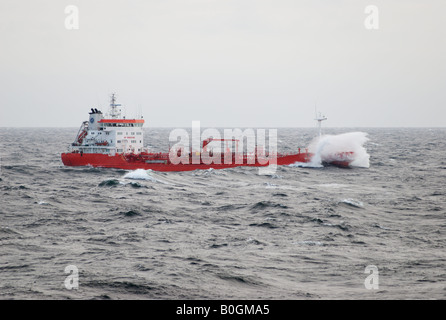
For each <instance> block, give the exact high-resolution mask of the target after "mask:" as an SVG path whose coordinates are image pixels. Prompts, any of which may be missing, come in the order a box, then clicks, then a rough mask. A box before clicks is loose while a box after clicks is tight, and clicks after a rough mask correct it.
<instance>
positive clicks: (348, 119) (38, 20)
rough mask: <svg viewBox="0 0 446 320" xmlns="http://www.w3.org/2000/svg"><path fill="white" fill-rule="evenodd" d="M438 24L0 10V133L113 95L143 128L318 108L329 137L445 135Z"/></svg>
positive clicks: (295, 8)
mask: <svg viewBox="0 0 446 320" xmlns="http://www.w3.org/2000/svg"><path fill="white" fill-rule="evenodd" d="M68 5H75V6H77V8H78V9H79V29H78V30H67V29H66V27H65V19H66V17H67V14H66V13H65V8H66V6H68ZM368 5H375V6H377V8H378V9H379V29H378V30H368V29H366V28H365V26H364V20H365V19H366V17H367V16H368V14H366V13H364V9H365V7H366V6H368ZM445 14H446V1H444V0H426V1H421V0H417V1H415V0H404V1H403V0H386V1H384V0H379V1H378V0H374V1H371V0H370V1H361V0H351V1H346V0H345V1H342V0H330V1H329V0H308V1H299V0H268V1H267V0H132V1H124V0H94V1H91V0H89V1H83V0H82V1H81V0H68V1H64V0H39V1H31V0H29V1H25V0H21V1H17V0H1V1H0V46H1V47H0V99H1V101H0V103H1V106H0V126H2V127H14V126H40V127H43V126H48V127H53V126H55V127H56V126H59V127H78V126H79V125H80V123H81V122H82V121H84V120H86V119H87V113H88V111H89V109H90V108H91V107H96V108H101V109H102V110H105V111H106V110H107V109H108V99H109V94H110V93H111V92H116V93H117V95H118V102H121V103H122V104H124V105H125V106H126V114H127V117H131V116H133V115H135V114H136V113H137V112H138V111H140V110H141V111H142V113H143V115H144V118H145V119H146V121H147V124H146V127H147V126H150V127H158V126H168V127H189V126H190V125H191V122H192V121H193V120H200V121H201V126H202V127H309V126H314V120H313V118H314V105H315V103H316V104H317V106H318V109H319V110H320V111H322V112H323V113H324V114H325V115H326V116H327V117H328V121H327V122H325V123H324V126H327V127H380V126H395V127H399V126H441V127H445V126H446V120H445V119H446V88H445V84H446V24H445V21H446V18H445Z"/></svg>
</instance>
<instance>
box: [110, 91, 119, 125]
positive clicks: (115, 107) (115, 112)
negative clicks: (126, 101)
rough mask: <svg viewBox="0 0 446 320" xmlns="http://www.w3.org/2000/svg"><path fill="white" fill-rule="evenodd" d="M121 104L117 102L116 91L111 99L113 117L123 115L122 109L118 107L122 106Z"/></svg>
mask: <svg viewBox="0 0 446 320" xmlns="http://www.w3.org/2000/svg"><path fill="white" fill-rule="evenodd" d="M120 106H121V104H119V103H116V96H115V94H114V93H112V95H111V99H110V117H111V118H112V119H117V118H120V117H121V110H119V109H118V107H120Z"/></svg>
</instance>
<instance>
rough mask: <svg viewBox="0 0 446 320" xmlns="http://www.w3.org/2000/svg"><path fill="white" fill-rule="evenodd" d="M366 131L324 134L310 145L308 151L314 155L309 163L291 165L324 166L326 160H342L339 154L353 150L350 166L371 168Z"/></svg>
mask: <svg viewBox="0 0 446 320" xmlns="http://www.w3.org/2000/svg"><path fill="white" fill-rule="evenodd" d="M368 140H369V139H368V138H367V133H365V132H348V133H343V134H338V135H323V136H321V137H317V138H315V139H313V141H312V142H311V143H310V145H309V146H308V151H309V152H310V153H313V154H314V156H313V158H312V159H311V161H310V162H308V163H302V162H296V163H295V164H292V165H290V166H294V167H311V168H320V167H323V163H324V162H331V161H334V160H342V159H341V158H340V159H338V158H339V155H340V154H342V153H345V152H352V155H351V157H353V160H352V162H351V163H350V166H352V167H361V168H369V167H370V161H369V159H370V155H369V154H368V153H367V150H366V149H365V148H364V144H365V143H366V142H367V141H368Z"/></svg>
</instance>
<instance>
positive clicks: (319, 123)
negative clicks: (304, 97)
mask: <svg viewBox="0 0 446 320" xmlns="http://www.w3.org/2000/svg"><path fill="white" fill-rule="evenodd" d="M314 111H315V113H316V118H315V119H314V120H317V125H318V129H319V137H321V136H322V129H321V126H322V121H324V120H327V117H326V116H324V115H322V114H321V113H320V112H319V114H318V113H317V110H316V106H314Z"/></svg>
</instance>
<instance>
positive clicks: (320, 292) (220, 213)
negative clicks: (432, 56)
mask: <svg viewBox="0 0 446 320" xmlns="http://www.w3.org/2000/svg"><path fill="white" fill-rule="evenodd" d="M170 130H171V129H168V128H146V129H145V133H144V135H145V142H146V143H147V144H149V145H150V146H151V147H152V148H153V149H154V150H157V151H167V149H168V136H169V132H170ZM324 131H325V133H326V134H330V135H338V134H343V133H348V132H357V131H361V132H365V133H367V138H368V141H366V142H365V143H364V145H363V147H364V148H365V150H366V152H367V154H368V155H369V156H370V158H369V166H368V167H354V168H350V169H342V168H337V167H305V166H304V167H302V166H279V167H278V168H277V171H276V172H275V173H274V174H269V175H260V174H259V172H258V169H257V168H248V167H240V168H233V169H224V170H204V171H191V172H171V173H160V172H152V171H144V170H136V171H126V170H119V169H105V168H93V167H65V166H63V164H62V162H61V159H60V153H61V152H64V151H66V149H67V146H68V145H69V144H70V143H71V142H72V141H73V140H74V137H75V135H76V133H77V128H63V129H62V128H0V150H1V151H0V157H1V163H0V165H1V167H0V168H1V171H0V199H1V206H0V299H48V300H50V299H151V300H164V299H215V300H218V299H265V300H274V299H285V300H304V299H445V298H446V187H445V183H446V159H445V150H446V129H445V128H393V129H392V128H360V129H357V128H343V129H342V128H336V129H334V128H326V129H325V130H324ZM314 135H315V129H312V128H284V129H280V128H279V129H278V150H279V152H292V151H296V150H297V148H298V147H305V146H306V145H308V144H309V143H310V141H311V139H312V138H313V137H314Z"/></svg>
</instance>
